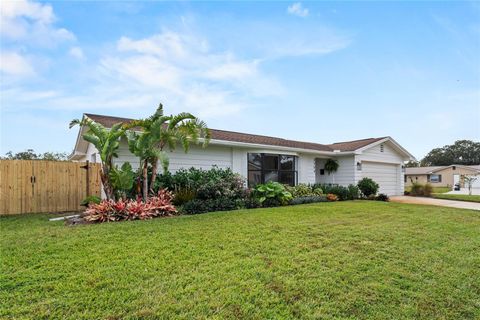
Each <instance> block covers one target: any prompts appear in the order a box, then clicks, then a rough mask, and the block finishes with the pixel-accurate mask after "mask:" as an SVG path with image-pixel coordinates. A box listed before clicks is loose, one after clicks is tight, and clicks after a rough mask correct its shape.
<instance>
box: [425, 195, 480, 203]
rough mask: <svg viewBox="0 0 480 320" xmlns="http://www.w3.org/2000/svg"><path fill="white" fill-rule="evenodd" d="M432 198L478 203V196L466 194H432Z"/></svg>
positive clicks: (479, 199) (479, 196)
mask: <svg viewBox="0 0 480 320" xmlns="http://www.w3.org/2000/svg"><path fill="white" fill-rule="evenodd" d="M432 197H434V198H437V199H447V200H459V201H468V202H480V195H468V194H436V193H434V194H432Z"/></svg>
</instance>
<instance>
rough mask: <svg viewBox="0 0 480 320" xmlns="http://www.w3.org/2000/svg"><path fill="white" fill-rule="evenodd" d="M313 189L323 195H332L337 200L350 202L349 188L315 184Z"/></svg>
mask: <svg viewBox="0 0 480 320" xmlns="http://www.w3.org/2000/svg"><path fill="white" fill-rule="evenodd" d="M314 188H320V189H322V190H323V192H324V193H326V194H328V193H332V194H334V195H336V196H337V197H338V199H339V200H341V201H344V200H352V199H353V198H352V197H351V192H350V189H349V188H346V187H344V186H339V185H334V184H316V185H314Z"/></svg>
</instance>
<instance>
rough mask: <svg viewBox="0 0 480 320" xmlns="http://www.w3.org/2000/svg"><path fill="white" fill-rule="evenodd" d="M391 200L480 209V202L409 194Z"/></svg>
mask: <svg viewBox="0 0 480 320" xmlns="http://www.w3.org/2000/svg"><path fill="white" fill-rule="evenodd" d="M390 201H392V202H400V203H411V204H428V205H431V206H440V207H450V208H459V209H472V210H480V203H475V202H466V201H454V200H443V199H434V198H423V197H408V196H395V197H390Z"/></svg>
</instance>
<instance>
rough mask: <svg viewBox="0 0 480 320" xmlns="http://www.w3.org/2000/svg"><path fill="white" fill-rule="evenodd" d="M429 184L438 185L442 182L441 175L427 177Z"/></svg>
mask: <svg viewBox="0 0 480 320" xmlns="http://www.w3.org/2000/svg"><path fill="white" fill-rule="evenodd" d="M427 180H428V182H432V183H437V182H442V175H441V174H429V175H428V176H427Z"/></svg>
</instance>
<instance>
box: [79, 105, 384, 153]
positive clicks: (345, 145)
mask: <svg viewBox="0 0 480 320" xmlns="http://www.w3.org/2000/svg"><path fill="white" fill-rule="evenodd" d="M85 116H87V117H88V118H90V119H91V120H93V121H95V122H97V123H100V124H101V125H103V126H105V127H107V128H109V127H111V126H113V125H114V124H116V123H119V122H122V123H128V122H130V121H132V120H133V119H129V118H121V117H112V116H105V115H98V114H91V113H86V114H85ZM210 132H211V135H212V137H211V138H212V139H215V140H223V141H232V142H243V143H252V144H261V145H268V146H279V147H290V148H298V149H309V150H316V151H330V152H333V151H334V150H340V151H354V150H357V149H360V148H362V147H365V146H367V145H369V144H371V143H374V142H377V141H379V140H382V139H385V137H382V138H369V139H362V140H355V141H344V142H337V143H333V144H320V143H313V142H304V141H296V140H287V139H282V138H277V137H269V136H263V135H257V134H249V133H241V132H234V131H225V130H217V129H210Z"/></svg>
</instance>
